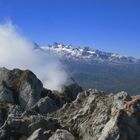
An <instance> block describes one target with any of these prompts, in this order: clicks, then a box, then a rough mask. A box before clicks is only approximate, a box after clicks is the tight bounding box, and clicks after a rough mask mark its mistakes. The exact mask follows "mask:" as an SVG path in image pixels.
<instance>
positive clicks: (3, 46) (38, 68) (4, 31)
mask: <svg viewBox="0 0 140 140" xmlns="http://www.w3.org/2000/svg"><path fill="white" fill-rule="evenodd" d="M0 67H6V68H9V69H13V68H20V69H30V70H32V71H33V72H34V73H35V74H36V75H37V77H38V78H39V79H40V80H41V81H42V82H43V83H44V86H45V87H46V88H49V89H53V90H60V89H61V86H62V85H64V84H65V83H67V74H66V72H65V71H64V69H63V67H62V64H61V63H60V62H59V60H58V59H57V58H56V57H55V56H53V55H52V54H50V53H49V52H48V53H44V52H42V51H39V50H38V51H35V50H34V45H33V43H32V42H30V41H28V40H27V39H26V38H24V37H23V36H22V35H20V34H19V33H18V32H17V30H16V27H15V26H13V24H12V23H11V22H8V23H6V24H1V25H0Z"/></svg>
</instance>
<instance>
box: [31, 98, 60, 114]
mask: <svg viewBox="0 0 140 140" xmlns="http://www.w3.org/2000/svg"><path fill="white" fill-rule="evenodd" d="M57 109H58V107H57V106H56V104H55V102H54V101H53V100H52V99H51V98H49V97H44V98H41V99H40V100H39V101H38V102H37V103H36V104H35V106H33V108H32V110H35V111H36V112H38V113H41V114H46V113H50V112H54V111H56V110H57Z"/></svg>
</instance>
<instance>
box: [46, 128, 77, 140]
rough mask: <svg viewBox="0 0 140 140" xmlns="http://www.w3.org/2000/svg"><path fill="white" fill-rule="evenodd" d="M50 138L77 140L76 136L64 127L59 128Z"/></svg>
mask: <svg viewBox="0 0 140 140" xmlns="http://www.w3.org/2000/svg"><path fill="white" fill-rule="evenodd" d="M49 140H75V138H74V136H73V135H72V134H71V133H70V132H68V131H67V130H64V129H57V130H56V132H55V133H54V134H53V135H52V136H51V137H50V138H49Z"/></svg>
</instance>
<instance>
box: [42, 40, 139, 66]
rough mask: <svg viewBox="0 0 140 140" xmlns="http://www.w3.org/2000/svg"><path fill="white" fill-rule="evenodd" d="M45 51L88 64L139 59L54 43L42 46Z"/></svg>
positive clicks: (128, 61) (126, 61)
mask: <svg viewBox="0 0 140 140" xmlns="http://www.w3.org/2000/svg"><path fill="white" fill-rule="evenodd" d="M41 49H42V50H43V51H50V52H53V53H54V54H56V55H57V56H59V57H60V58H66V59H74V60H76V61H77V60H79V61H80V60H82V61H83V60H85V61H86V62H93V61H96V62H110V63H129V64H131V63H132V64H133V63H137V62H139V60H138V59H136V58H134V57H130V56H123V55H119V54H117V53H108V52H103V51H100V50H97V49H93V48H90V47H73V46H72V45H64V44H58V43H54V44H53V45H46V46H41Z"/></svg>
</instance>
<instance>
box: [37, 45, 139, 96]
mask: <svg viewBox="0 0 140 140" xmlns="http://www.w3.org/2000/svg"><path fill="white" fill-rule="evenodd" d="M39 48H40V49H42V50H43V51H44V52H48V51H50V52H51V53H53V54H54V55H56V56H57V57H58V58H59V59H60V61H61V62H62V64H63V66H64V68H65V69H66V71H67V73H68V74H69V75H70V76H71V77H73V78H74V79H75V80H76V82H77V83H78V84H79V85H81V86H82V87H83V88H84V89H89V88H96V89H98V90H103V91H106V92H113V93H115V92H119V91H122V90H124V91H126V92H128V93H130V94H132V93H133V94H137V93H138V92H139V91H140V86H139V85H140V71H139V69H140V60H139V59H136V58H134V57H131V56H123V55H119V54H117V53H109V52H103V51H100V50H97V49H93V48H91V47H75V46H72V45H64V44H60V43H54V44H52V45H44V46H39Z"/></svg>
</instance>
